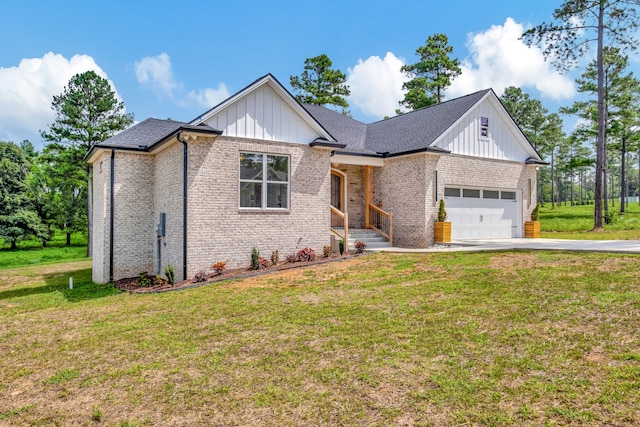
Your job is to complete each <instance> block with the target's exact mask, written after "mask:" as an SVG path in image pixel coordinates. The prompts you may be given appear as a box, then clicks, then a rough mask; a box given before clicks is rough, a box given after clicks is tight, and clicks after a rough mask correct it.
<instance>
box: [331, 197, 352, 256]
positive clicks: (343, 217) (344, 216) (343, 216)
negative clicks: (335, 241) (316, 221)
mask: <svg viewBox="0 0 640 427" xmlns="http://www.w3.org/2000/svg"><path fill="white" fill-rule="evenodd" d="M331 215H332V216H333V215H335V216H336V217H338V218H339V220H340V222H342V226H343V230H344V232H343V233H340V231H338V230H336V229H335V228H334V227H333V221H332V223H331V224H330V226H329V230H331V232H332V233H333V234H335V235H336V236H338V237H340V238H341V239H342V240H344V247H345V250H347V248H349V214H348V213H347V212H342V211H341V210H340V209H338V208H336V207H335V206H333V205H331Z"/></svg>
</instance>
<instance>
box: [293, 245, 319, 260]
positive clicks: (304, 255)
mask: <svg viewBox="0 0 640 427" xmlns="http://www.w3.org/2000/svg"><path fill="white" fill-rule="evenodd" d="M296 258H298V261H313V260H314V259H316V253H315V252H314V250H313V249H311V248H304V249H300V250H299V251H298V253H297V254H296Z"/></svg>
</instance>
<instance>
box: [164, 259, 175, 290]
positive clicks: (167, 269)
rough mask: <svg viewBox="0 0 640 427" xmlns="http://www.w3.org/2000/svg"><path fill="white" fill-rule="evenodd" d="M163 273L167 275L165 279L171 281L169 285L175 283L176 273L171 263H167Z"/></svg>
mask: <svg viewBox="0 0 640 427" xmlns="http://www.w3.org/2000/svg"><path fill="white" fill-rule="evenodd" d="M164 275H165V276H167V280H168V281H169V283H171V286H173V285H175V284H176V273H175V271H174V270H173V265H171V264H167V266H166V267H165V269H164Z"/></svg>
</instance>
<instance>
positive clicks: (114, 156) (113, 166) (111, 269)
mask: <svg viewBox="0 0 640 427" xmlns="http://www.w3.org/2000/svg"><path fill="white" fill-rule="evenodd" d="M115 158H116V150H115V149H114V148H112V149H111V172H110V173H111V179H110V181H111V182H110V183H109V186H110V188H109V282H113V229H114V225H113V224H114V221H113V214H114V212H115V208H114V206H113V203H114V199H115V197H114V195H113V190H114V188H115V182H114V181H115Z"/></svg>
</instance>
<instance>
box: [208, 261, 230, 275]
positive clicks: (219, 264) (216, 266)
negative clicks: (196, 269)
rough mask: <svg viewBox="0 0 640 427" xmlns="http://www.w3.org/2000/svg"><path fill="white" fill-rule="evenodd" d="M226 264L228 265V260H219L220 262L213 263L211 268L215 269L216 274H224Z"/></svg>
mask: <svg viewBox="0 0 640 427" xmlns="http://www.w3.org/2000/svg"><path fill="white" fill-rule="evenodd" d="M226 266H227V263H226V262H224V261H219V262H216V263H215V264H213V265H212V266H211V268H212V269H213V271H214V272H215V273H216V274H222V272H223V271H224V268H225V267H226Z"/></svg>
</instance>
